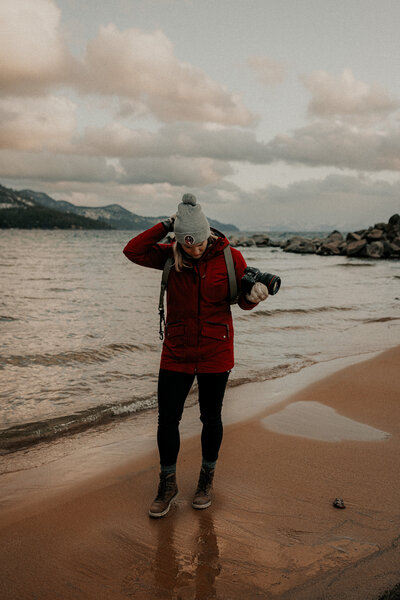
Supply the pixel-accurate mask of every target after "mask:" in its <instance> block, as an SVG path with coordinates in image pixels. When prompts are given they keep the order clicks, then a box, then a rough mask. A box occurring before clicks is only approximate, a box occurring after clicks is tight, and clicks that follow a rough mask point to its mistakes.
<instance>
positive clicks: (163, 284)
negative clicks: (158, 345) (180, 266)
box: [158, 256, 174, 340]
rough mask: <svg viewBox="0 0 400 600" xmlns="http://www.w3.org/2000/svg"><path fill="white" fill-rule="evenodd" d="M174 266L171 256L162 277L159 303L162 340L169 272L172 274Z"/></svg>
mask: <svg viewBox="0 0 400 600" xmlns="http://www.w3.org/2000/svg"><path fill="white" fill-rule="evenodd" d="M173 264H174V259H173V258H172V256H170V257H169V258H167V260H166V261H165V265H164V269H163V272H162V277H161V289H160V300H159V303H158V314H159V315H160V331H159V335H160V340H163V339H164V330H165V311H164V296H165V290H166V289H167V285H168V277H169V272H170V269H171V267H172V265H173Z"/></svg>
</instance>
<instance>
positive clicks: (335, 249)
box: [317, 241, 340, 256]
mask: <svg viewBox="0 0 400 600" xmlns="http://www.w3.org/2000/svg"><path fill="white" fill-rule="evenodd" d="M317 254H321V255H322V256H327V255H328V256H331V255H332V254H340V248H339V242H338V241H336V242H328V243H324V244H322V245H321V246H320V247H319V248H318V250H317Z"/></svg>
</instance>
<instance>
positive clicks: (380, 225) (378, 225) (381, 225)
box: [374, 223, 388, 231]
mask: <svg viewBox="0 0 400 600" xmlns="http://www.w3.org/2000/svg"><path fill="white" fill-rule="evenodd" d="M387 227H388V226H387V224H386V223H375V225H374V229H382V231H386V230H387Z"/></svg>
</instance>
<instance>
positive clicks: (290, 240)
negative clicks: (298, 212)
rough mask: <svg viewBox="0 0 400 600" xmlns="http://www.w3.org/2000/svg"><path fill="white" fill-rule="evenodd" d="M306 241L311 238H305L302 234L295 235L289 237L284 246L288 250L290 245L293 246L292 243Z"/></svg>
mask: <svg viewBox="0 0 400 600" xmlns="http://www.w3.org/2000/svg"><path fill="white" fill-rule="evenodd" d="M304 241H310V240H307V238H304V237H302V236H301V235H294V236H293V237H291V238H288V239H287V240H286V242H285V243H284V245H283V248H285V250H286V248H287V247H288V246H291V245H292V244H295V243H298V242H304Z"/></svg>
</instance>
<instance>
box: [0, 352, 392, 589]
mask: <svg viewBox="0 0 400 600" xmlns="http://www.w3.org/2000/svg"><path fill="white" fill-rule="evenodd" d="M399 364H400V347H398V348H396V349H393V350H390V351H388V352H385V353H383V354H381V355H379V356H378V357H375V358H373V359H371V360H368V361H365V362H362V363H359V364H356V365H353V366H351V367H348V368H345V369H343V370H341V371H339V372H337V373H334V374H333V375H330V376H328V377H326V378H324V379H322V380H321V381H318V382H316V383H313V384H312V385H310V386H309V387H307V388H306V389H304V390H301V391H299V392H298V393H296V394H295V395H292V396H291V397H290V398H288V399H287V400H285V401H284V402H283V403H282V402H281V403H280V404H279V405H276V404H272V405H270V406H269V407H268V408H267V409H265V410H264V411H263V412H261V413H260V414H258V415H256V416H253V417H252V418H251V419H250V420H247V421H243V422H240V423H236V424H233V425H229V426H227V427H226V428H225V433H224V441H223V447H222V451H221V457H220V461H219V464H218V467H217V472H216V480H215V500H214V503H213V505H212V507H210V508H209V509H208V510H205V511H199V512H196V511H194V510H193V509H192V508H191V506H190V501H191V496H192V493H193V490H194V486H195V483H196V479H197V475H198V465H199V463H200V450H199V439H198V437H195V438H190V439H187V440H185V441H184V442H183V444H182V448H181V453H180V459H179V464H178V475H179V476H178V482H179V488H180V494H179V497H178V499H177V501H176V502H175V504H174V506H173V509H172V510H171V512H170V513H169V514H168V515H167V517H165V518H164V519H161V520H151V519H149V518H148V516H147V509H148V505H149V502H150V501H151V500H152V497H153V495H154V492H155V488H156V479H157V475H158V469H157V466H156V465H157V455H156V453H155V452H152V453H151V454H147V455H146V456H144V457H143V458H141V459H140V460H135V461H132V462H131V463H129V464H128V465H124V466H123V467H121V468H120V469H118V470H115V471H114V472H113V474H112V477H110V475H109V474H108V475H107V476H106V475H104V477H103V479H101V478H99V479H98V481H97V484H96V486H95V488H94V487H93V486H89V485H88V486H85V485H84V484H81V486H80V488H79V491H78V492H77V491H76V490H75V492H74V495H73V496H71V497H70V496H68V495H67V494H64V493H63V496H62V497H59V498H58V499H57V501H55V500H54V499H53V500H52V501H51V503H50V502H49V503H46V502H45V501H43V502H42V505H41V507H40V508H38V507H36V509H35V511H34V512H27V511H23V510H22V509H21V510H20V511H19V513H14V514H13V515H12V517H11V516H8V515H7V514H5V515H3V517H2V518H0V597H1V598H2V599H3V600H11V599H12V600H34V599H35V600H64V599H65V600H67V599H68V600H81V599H82V600H83V599H85V600H86V599H92V598H93V599H95V598H96V599H103V598H104V599H108V600H114V599H115V600H117V599H118V600H119V599H126V598H134V599H138V600H142V599H143V600H144V599H146V600H148V599H150V598H156V599H169V598H171V599H181V600H189V599H193V600H194V599H196V600H208V599H210V598H218V599H221V600H225V599H226V600H228V599H229V600H235V599H242V598H246V599H247V598H248V599H253V598H282V599H288V600H289V599H290V600H294V599H296V600H303V599H304V600H306V599H307V600H314V599H315V600H317V599H318V600H319V599H322V598H324V599H335V600H339V599H340V600H358V599H360V600H368V599H371V600H373V599H376V598H379V596H380V595H381V594H382V593H383V591H384V590H386V589H388V588H392V587H394V586H395V585H396V584H397V583H398V582H399V581H400V546H399V539H400V537H399V534H400V418H399V417H400V392H399V390H400V369H399ZM282 384H283V385H284V379H283V380H282ZM252 389H254V394H258V395H259V394H261V393H262V391H260V390H262V386H260V384H257V385H255V386H254V387H253V388H252V387H251V386H247V388H246V396H245V398H243V402H246V403H251V402H252V396H251V390H252ZM299 403H301V404H300V408H301V406H304V405H303V404H302V403H312V404H309V405H308V406H307V407H306V409H307V410H309V411H311V412H308V413H306V414H307V415H309V419H313V422H314V423H315V428H316V429H318V430H320V438H321V439H315V436H313V437H310V436H311V433H310V432H309V431H308V430H307V428H305V429H304V428H301V427H300V428H299V427H297V426H296V423H297V422H298V421H299V414H300V416H301V411H300V413H299V412H298V408H299ZM293 406H295V408H297V410H291V409H290V407H293ZM321 406H322V407H326V408H327V409H333V410H334V411H335V413H336V416H339V417H343V418H344V419H345V420H344V421H342V423H345V427H344V429H345V432H346V435H344V436H343V437H341V436H340V435H338V428H339V433H340V422H341V421H340V419H339V421H336V417H335V419H333V421H334V422H335V423H334V436H333V441H332V437H330V438H329V436H328V438H329V439H328V438H326V436H327V435H328V434H327V433H326V432H327V431H328V433H329V435H331V434H332V427H328V428H327V427H326V425H327V421H328V424H329V415H331V416H332V412H330V411H329V410H328V411H327V410H324V409H321ZM285 411H286V412H285ZM279 414H280V415H281V416H282V414H283V415H284V418H278V415H279ZM274 415H275V425H274V427H275V430H274V431H272V430H271V428H272V426H271V422H272V421H273V419H272V417H273V416H274ZM327 415H328V417H327ZM300 420H301V419H300ZM277 423H278V425H277ZM354 424H355V425H354ZM365 426H367V427H365ZM296 427H297V428H296ZM277 428H279V431H278V430H277ZM285 428H286V429H285ZM360 431H361V432H363V434H362V435H364V437H362V436H361V441H360V437H356V438H354V437H353V438H352V435H353V433H352V432H355V433H354V435H356V434H357V435H360ZM374 432H379V433H374ZM324 436H325V437H324ZM335 436H336V437H335ZM343 438H344V439H343ZM329 440H331V441H329ZM337 496H338V497H342V498H343V499H344V501H345V504H346V509H345V510H339V509H335V508H334V507H333V506H332V501H333V500H334V498H335V497H337Z"/></svg>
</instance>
